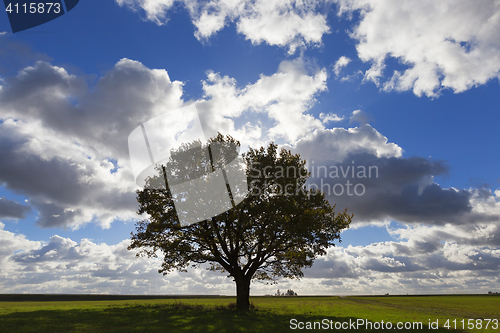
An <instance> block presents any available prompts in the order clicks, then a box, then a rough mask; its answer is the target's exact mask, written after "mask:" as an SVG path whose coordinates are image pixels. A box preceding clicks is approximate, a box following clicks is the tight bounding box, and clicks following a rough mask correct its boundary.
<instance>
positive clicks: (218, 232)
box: [128, 134, 352, 310]
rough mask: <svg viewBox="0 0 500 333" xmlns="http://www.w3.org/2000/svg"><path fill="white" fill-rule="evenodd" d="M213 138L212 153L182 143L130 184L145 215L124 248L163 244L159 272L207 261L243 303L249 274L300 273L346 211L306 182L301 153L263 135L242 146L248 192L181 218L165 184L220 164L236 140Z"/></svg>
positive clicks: (150, 251) (147, 252) (337, 229)
mask: <svg viewBox="0 0 500 333" xmlns="http://www.w3.org/2000/svg"><path fill="white" fill-rule="evenodd" d="M214 143H216V144H218V145H223V147H225V148H224V149H222V150H224V151H223V153H222V154H218V155H217V156H218V157H217V158H214V156H213V154H212V153H211V154H210V157H203V151H206V150H207V148H208V147H209V146H208V145H201V143H200V142H195V143H191V144H185V145H183V146H181V147H180V148H179V149H178V150H177V151H176V152H172V153H171V157H170V159H169V162H168V163H167V165H166V166H160V167H157V171H158V175H156V176H155V177H150V178H148V179H147V181H146V185H145V188H144V189H143V190H140V191H137V200H138V202H139V210H138V213H139V214H143V213H147V214H148V216H149V217H148V218H147V219H145V220H142V221H140V222H138V223H137V224H136V232H135V233H132V242H131V245H130V246H129V247H128V249H129V250H131V249H139V252H138V253H137V256H148V257H156V253H157V251H161V252H163V254H164V261H163V263H162V266H161V269H159V271H158V272H159V273H163V274H164V275H166V274H168V273H169V272H171V271H173V270H178V271H183V272H186V271H187V270H186V268H188V267H189V266H192V267H198V266H199V265H200V264H203V263H209V264H210V265H211V266H210V269H211V270H213V271H216V270H219V271H221V272H226V273H228V274H229V275H228V277H229V276H230V277H232V278H233V279H234V281H235V282H236V293H237V301H236V307H237V308H238V309H241V310H247V309H248V308H249V306H250V302H249V296H250V282H251V280H253V279H255V280H268V281H269V280H270V281H276V279H277V278H278V277H285V278H297V279H298V278H301V277H303V272H302V269H303V268H306V267H311V266H312V264H313V261H314V259H315V258H316V257H317V256H320V255H324V254H326V249H327V248H328V247H330V246H335V244H334V241H335V240H338V241H339V242H340V233H341V232H342V230H343V229H345V228H348V227H349V224H350V223H351V218H352V215H348V214H347V213H346V211H344V212H342V213H337V214H336V213H335V211H334V208H335V207H334V206H333V207H332V206H331V205H330V204H329V202H328V201H327V200H326V199H325V196H324V194H323V193H321V192H320V191H318V190H316V189H307V188H306V186H305V182H306V180H307V178H308V177H309V172H308V171H307V170H306V167H305V161H304V160H301V158H300V156H299V155H294V154H292V153H291V152H290V151H287V150H285V149H282V150H281V151H280V152H279V153H278V147H277V145H276V144H274V143H270V144H269V145H268V146H267V147H266V148H264V147H261V148H260V149H251V148H250V149H249V151H248V152H247V153H245V154H243V160H244V161H245V165H246V168H245V170H246V171H245V172H246V176H247V184H248V193H247V195H246V197H245V199H244V200H243V201H242V202H241V203H239V204H238V205H236V206H235V207H233V208H232V209H229V210H228V211H226V212H224V213H222V214H220V215H217V216H215V217H212V218H209V219H207V220H204V221H202V222H199V223H193V224H190V225H187V226H182V225H181V223H180V221H179V218H178V214H177V212H176V210H175V205H174V202H173V197H172V195H173V194H172V191H171V189H170V188H169V184H170V186H173V185H172V184H173V183H181V182H183V181H185V179H186V177H187V176H186V175H188V174H190V175H193V174H195V175H204V174H205V175H206V174H209V173H210V172H212V171H213V170H215V169H219V168H222V167H225V166H227V165H228V164H229V162H231V160H232V159H234V157H235V156H236V155H237V149H236V148H239V146H240V143H239V142H238V141H236V140H235V139H233V138H232V137H230V136H226V137H224V136H223V135H221V134H219V135H218V136H217V137H215V138H212V139H210V140H209V145H212V144H214ZM200 146H201V147H200ZM196 147H198V148H196ZM167 174H168V175H169V176H168V177H166V175H167ZM159 184H162V185H161V187H160V185H159ZM207 195H210V194H209V193H207Z"/></svg>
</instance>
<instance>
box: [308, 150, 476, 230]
mask: <svg viewBox="0 0 500 333" xmlns="http://www.w3.org/2000/svg"><path fill="white" fill-rule="evenodd" d="M325 165H327V166H328V170H340V171H339V177H338V178H334V177H333V178H331V177H329V176H328V177H327V178H325V177H324V173H322V174H321V175H320V176H321V177H317V175H315V176H316V177H314V178H311V179H310V180H309V183H310V184H316V185H318V187H320V188H321V187H322V190H323V191H324V192H326V193H327V198H328V199H329V200H330V202H332V203H335V204H337V207H338V208H340V209H343V208H345V207H347V208H348V210H349V211H350V212H351V213H353V214H354V215H355V216H356V220H358V221H370V220H382V219H393V220H397V221H401V222H427V223H430V224H445V223H466V222H467V219H466V217H469V216H470V212H471V210H472V206H471V203H470V199H471V193H470V192H469V191H466V190H457V189H453V188H448V189H445V188H442V187H441V186H439V185H438V184H436V183H433V182H432V178H433V177H434V176H437V175H441V174H444V173H446V172H447V166H446V165H445V164H444V163H443V162H440V161H430V160H427V159H424V158H421V157H412V158H396V157H390V158H387V157H377V156H375V155H371V154H368V153H358V154H350V155H348V157H347V158H346V159H345V160H344V161H343V162H341V163H333V164H331V165H328V163H325ZM316 167H317V165H316ZM353 169H354V170H355V172H354V177H353V173H352V170H353ZM370 169H371V172H370ZM342 170H344V173H342ZM345 171H347V172H345ZM330 175H334V174H332V173H331V172H330ZM348 182H349V183H348ZM349 184H350V192H348V190H349ZM328 185H330V186H328ZM349 194H351V195H349Z"/></svg>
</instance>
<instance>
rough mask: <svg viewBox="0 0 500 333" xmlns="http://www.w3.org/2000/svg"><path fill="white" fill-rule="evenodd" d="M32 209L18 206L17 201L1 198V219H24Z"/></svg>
mask: <svg viewBox="0 0 500 333" xmlns="http://www.w3.org/2000/svg"><path fill="white" fill-rule="evenodd" d="M30 211H31V207H29V206H26V205H21V204H18V203H17V202H15V201H12V200H9V199H6V198H5V197H3V198H0V218H12V219H24V218H25V217H26V214H28V213H29V212H30Z"/></svg>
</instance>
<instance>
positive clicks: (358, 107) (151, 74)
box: [0, 0, 500, 295]
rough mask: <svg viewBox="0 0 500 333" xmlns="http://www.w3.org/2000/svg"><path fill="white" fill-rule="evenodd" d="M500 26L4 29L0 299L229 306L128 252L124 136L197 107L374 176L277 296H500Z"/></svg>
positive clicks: (408, 19)
mask: <svg viewBox="0 0 500 333" xmlns="http://www.w3.org/2000/svg"><path fill="white" fill-rule="evenodd" d="M499 13H500V4H499V2H498V1H494V0H491V1H490V0H489V1H483V2H482V4H481V5H476V4H471V3H470V2H469V1H465V0H463V1H458V2H457V1H451V0H450V1H443V2H442V5H441V6H438V5H436V4H434V2H433V1H430V0H429V1H407V2H405V3H401V2H398V1H395V0H384V1H374V0H332V1H314V2H308V1H255V2H250V1H235V2H231V1H219V2H211V1H208V2H201V1H187V0H186V1H176V2H175V3H174V4H173V5H172V4H171V2H170V1H167V0H159V1H153V0H116V1H112V0H108V1H93V0H86V1H83V0H82V1H80V3H79V4H78V5H77V6H76V7H75V8H74V9H73V10H72V11H71V12H69V13H67V14H65V15H63V16H62V17H60V18H58V19H55V20H53V21H51V22H48V23H46V24H43V25H41V26H38V27H34V28H32V29H29V30H25V31H22V32H19V33H15V34H13V33H12V32H11V29H10V26H9V23H8V19H7V15H6V13H3V14H0V32H2V31H3V32H4V33H2V34H1V35H0V121H1V123H0V144H1V146H0V148H1V149H0V155H1V160H2V161H3V162H0V185H1V186H0V198H2V199H1V200H0V222H1V224H0V226H1V228H0V262H1V264H2V266H3V267H6V269H5V270H4V271H3V272H2V273H0V275H2V282H0V292H5V293H12V292H16V293H17V292H19V293H22V292H32V293H35V292H56V293H58V292H69V293H79V292H82V293H83V292H94V293H140V294H142V293H146V294H147V293H156V292H158V291H161V292H162V293H167V294H185V293H194V294H196V293H200V294H203V293H216V294H234V286H233V285H232V284H233V283H232V281H230V279H227V278H225V276H224V275H220V274H217V273H213V272H207V271H205V270H203V269H198V270H192V271H191V272H190V273H188V274H181V273H172V274H171V275H168V276H166V277H162V276H161V275H160V274H158V273H156V270H157V268H158V267H159V263H158V261H154V260H146V259H135V258H134V256H133V255H134V253H131V252H130V251H127V250H126V246H127V244H128V238H129V234H130V232H131V231H133V230H134V227H133V226H134V218H135V213H134V212H135V210H136V208H137V206H136V203H135V201H134V196H135V195H134V190H135V187H134V186H135V184H134V179H133V175H132V172H131V169H130V162H129V159H128V151H127V136H128V134H129V133H130V132H131V130H132V129H134V128H135V127H137V126H138V125H140V124H141V123H142V122H144V121H147V120H149V119H150V118H152V117H154V116H156V115H160V114H162V113H164V112H167V111H170V110H175V109H177V108H179V107H181V106H183V105H188V104H191V103H196V105H197V106H200V108H201V109H202V110H204V112H205V113H206V114H205V116H206V119H208V120H209V121H210V124H209V125H207V126H208V127H210V131H221V132H227V133H231V134H234V136H235V137H237V138H238V139H240V140H241V141H243V142H245V143H246V144H249V145H251V146H259V145H263V144H266V143H267V142H269V141H270V140H273V141H275V142H278V143H280V144H281V145H284V146H286V147H287V148H290V149H292V150H293V151H295V152H298V153H300V154H301V155H302V156H303V157H304V158H307V159H308V160H310V161H317V164H319V163H322V165H326V166H329V167H330V166H340V165H348V164H349V163H351V161H356V165H368V164H370V165H376V166H378V168H379V170H380V173H381V176H380V177H379V178H377V179H369V180H366V182H364V185H365V187H366V193H365V194H364V195H363V196H358V197H356V196H354V197H349V196H345V195H343V196H336V195H333V194H331V195H329V196H327V197H328V198H329V200H330V201H331V202H332V203H337V204H338V206H337V207H341V208H342V209H343V207H347V208H348V209H349V211H351V212H352V213H354V215H355V223H354V225H353V228H352V229H351V230H348V231H346V232H345V233H344V234H343V242H342V243H341V244H340V245H339V246H337V247H335V248H332V249H330V250H329V251H328V255H327V256H325V257H322V258H319V259H318V260H317V262H316V264H315V265H314V266H313V267H312V268H311V269H309V270H307V271H306V275H305V278H304V279H302V280H301V281H286V280H283V281H280V282H279V284H278V286H277V287H279V288H280V289H285V288H288V287H292V288H293V289H294V290H296V291H297V292H298V293H299V294H366V293H372V291H374V290H376V291H377V292H378V293H385V292H391V293H398V292H401V293H405V292H406V293H407V292H410V293H434V292H463V291H467V292H487V291H488V290H495V288H496V289H498V288H499V280H498V273H499V264H500V248H499V246H500V229H499V228H498V221H499V217H500V203H499V198H498V196H499V195H500V192H499V189H500V183H499V182H500V175H499V173H498V167H497V166H498V165H499V162H500V154H499V149H498V148H497V145H496V142H497V141H498V134H497V133H498V129H497V128H498V124H499V123H500V115H499V113H498V104H499V99H500V85H499V70H500V34H499V33H498V31H499V29H498V28H499V27H500V19H499V17H500V15H498V14H499ZM495 14H496V16H495ZM200 108H199V109H200ZM110 161H113V162H114V163H115V164H116V163H117V166H118V169H117V172H111V170H114V167H115V166H114V165H113V164H112V163H111V162H110ZM30 170H36V171H35V172H34V173H33V172H31V171H30ZM34 174H35V175H36V176H34ZM311 181H312V182H316V181H317V182H319V181H320V179H312V180H311ZM330 181H332V180H330ZM327 182H328V180H327ZM332 185H333V183H332ZM332 281H333V282H332ZM275 287H276V286H266V285H262V284H258V283H256V284H254V285H253V287H252V294H255V295H259V294H266V293H272V292H273V291H274V289H276V288H275Z"/></svg>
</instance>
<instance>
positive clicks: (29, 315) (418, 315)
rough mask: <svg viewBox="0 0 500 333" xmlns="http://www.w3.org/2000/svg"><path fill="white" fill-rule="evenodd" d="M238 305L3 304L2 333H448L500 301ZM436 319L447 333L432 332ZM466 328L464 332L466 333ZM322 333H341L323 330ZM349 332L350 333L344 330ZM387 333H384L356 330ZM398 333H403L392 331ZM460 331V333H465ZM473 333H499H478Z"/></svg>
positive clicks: (190, 301) (498, 308) (497, 312)
mask: <svg viewBox="0 0 500 333" xmlns="http://www.w3.org/2000/svg"><path fill="white" fill-rule="evenodd" d="M234 301H235V299H234V298H233V297H213V298H183V299H173V298H167V299H131V300H102V301H96V300H88V301H45V302H35V301H22V302H15V301H0V332H92V333H94V332H228V333H232V332H272V333H279V332H290V331H311V330H305V329H304V330H298V329H297V330H291V329H290V320H291V319H293V318H295V319H297V321H300V322H321V321H322V320H323V319H328V321H330V320H332V321H333V322H348V321H349V320H351V321H354V322H355V321H356V320H358V319H363V320H370V321H372V322H381V321H382V320H383V321H384V322H389V321H390V322H392V323H393V324H394V325H395V324H396V323H397V322H407V321H409V322H422V323H423V327H424V329H423V330H401V331H405V332H410V331H412V332H449V331H452V330H449V329H446V328H444V327H442V325H443V324H444V323H445V321H446V320H447V319H451V320H453V319H457V323H460V321H461V320H462V319H465V322H467V319H469V318H470V319H499V317H500V297H492V296H486V295H485V296H477V295H476V296H421V297H419V296H410V297H345V298H339V297H251V303H252V304H253V308H252V310H251V311H249V312H248V313H241V312H238V311H236V310H234V309H233V308H232V307H230V304H231V303H234ZM429 319H430V320H431V321H433V322H434V321H436V320H439V324H440V326H441V327H440V328H439V329H438V330H430V329H429V328H428V325H427V324H428V323H429ZM459 326H460V327H461V324H460V325H459ZM316 331H330V332H331V331H339V330H336V329H333V330H325V329H323V330H316ZM340 331H349V330H340ZM356 331H357V332H359V331H361V332H370V331H372V332H381V331H382V330H380V329H379V330H375V329H373V330H361V329H360V330H356ZM392 331H393V332H397V331H398V330H392ZM459 331H460V330H456V331H455V332H459ZM465 331H467V332H500V327H499V328H498V329H496V330H494V329H491V327H490V329H488V330H484V328H483V329H482V330H481V329H479V330H478V329H474V330H465Z"/></svg>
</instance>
